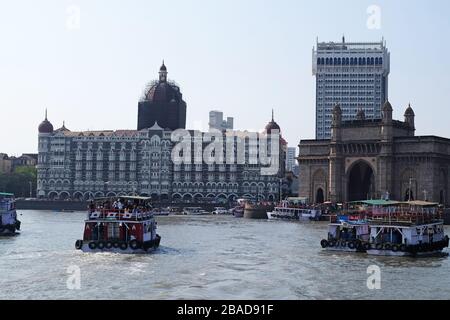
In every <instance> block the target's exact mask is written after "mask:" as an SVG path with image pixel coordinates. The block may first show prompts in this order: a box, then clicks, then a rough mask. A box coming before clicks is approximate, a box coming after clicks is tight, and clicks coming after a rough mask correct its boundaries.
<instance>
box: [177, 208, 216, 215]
mask: <svg viewBox="0 0 450 320" xmlns="http://www.w3.org/2000/svg"><path fill="white" fill-rule="evenodd" d="M183 214H184V215H193V216H203V215H208V214H210V213H209V212H208V211H206V210H203V209H202V208H200V207H185V208H184V209H183Z"/></svg>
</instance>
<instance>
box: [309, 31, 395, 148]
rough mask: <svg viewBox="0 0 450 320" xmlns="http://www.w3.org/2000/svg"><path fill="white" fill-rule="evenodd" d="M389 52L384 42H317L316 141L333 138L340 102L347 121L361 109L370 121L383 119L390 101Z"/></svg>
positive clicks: (315, 53)
mask: <svg viewBox="0 0 450 320" xmlns="http://www.w3.org/2000/svg"><path fill="white" fill-rule="evenodd" d="M389 72H390V53H389V52H388V50H387V48H386V45H385V42H384V41H381V42H374V43H371V42H345V38H343V39H342V42H341V43H334V42H320V43H319V42H318V43H317V48H316V49H313V75H315V76H316V139H318V140H321V139H330V137H331V118H332V111H333V107H334V105H335V104H337V103H339V104H340V106H341V109H342V119H343V120H344V121H348V120H354V119H355V115H356V114H357V112H358V110H362V111H364V114H365V116H366V118H367V119H381V106H382V105H383V103H384V102H385V101H386V100H387V99H388V75H389Z"/></svg>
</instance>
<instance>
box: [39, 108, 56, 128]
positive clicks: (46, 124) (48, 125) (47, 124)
mask: <svg viewBox="0 0 450 320" xmlns="http://www.w3.org/2000/svg"><path fill="white" fill-rule="evenodd" d="M38 130H39V133H52V132H53V125H52V124H51V122H50V121H48V120H47V110H45V119H44V121H42V122H41V124H40V125H39V127H38Z"/></svg>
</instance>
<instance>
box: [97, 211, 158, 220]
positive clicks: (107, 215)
mask: <svg viewBox="0 0 450 320" xmlns="http://www.w3.org/2000/svg"><path fill="white" fill-rule="evenodd" d="M152 217H153V212H151V211H143V212H129V211H127V210H119V209H100V210H99V209H97V210H95V211H92V212H89V219H96V220H146V219H149V218H152Z"/></svg>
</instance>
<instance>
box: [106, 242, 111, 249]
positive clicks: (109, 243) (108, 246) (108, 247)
mask: <svg viewBox="0 0 450 320" xmlns="http://www.w3.org/2000/svg"><path fill="white" fill-rule="evenodd" d="M112 247H113V243H112V241H107V242H106V244H105V248H106V249H111V248H112Z"/></svg>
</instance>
